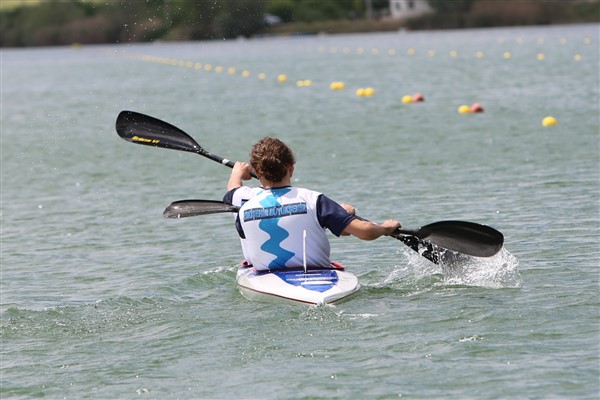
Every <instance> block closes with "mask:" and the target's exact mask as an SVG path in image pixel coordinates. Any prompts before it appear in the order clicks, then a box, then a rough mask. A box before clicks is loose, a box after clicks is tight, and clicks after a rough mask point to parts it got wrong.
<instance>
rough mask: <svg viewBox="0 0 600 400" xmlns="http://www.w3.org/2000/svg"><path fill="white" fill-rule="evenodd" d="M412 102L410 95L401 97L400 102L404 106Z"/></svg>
mask: <svg viewBox="0 0 600 400" xmlns="http://www.w3.org/2000/svg"><path fill="white" fill-rule="evenodd" d="M413 101H414V100H413V97H412V96H411V95H409V94H407V95H406V96H402V102H403V103H404V104H410V103H412V102H413Z"/></svg>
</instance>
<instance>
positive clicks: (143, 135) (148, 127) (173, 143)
mask: <svg viewBox="0 0 600 400" xmlns="http://www.w3.org/2000/svg"><path fill="white" fill-rule="evenodd" d="M116 129H117V133H118V134H119V136H121V137H122V138H123V139H125V140H127V141H128V142H132V143H137V144H143V145H146V146H155V147H164V148H167V149H173V150H182V151H189V152H192V153H201V152H202V151H203V149H202V147H200V145H199V144H198V143H197V142H196V141H195V140H194V139H193V138H192V137H191V136H190V135H188V134H187V133H185V132H184V131H182V130H181V129H179V128H177V127H176V126H173V125H171V124H169V123H167V122H165V121H161V120H160V119H157V118H154V117H151V116H149V115H144V114H140V113H137V112H135V111H121V113H119V116H118V117H117V122H116Z"/></svg>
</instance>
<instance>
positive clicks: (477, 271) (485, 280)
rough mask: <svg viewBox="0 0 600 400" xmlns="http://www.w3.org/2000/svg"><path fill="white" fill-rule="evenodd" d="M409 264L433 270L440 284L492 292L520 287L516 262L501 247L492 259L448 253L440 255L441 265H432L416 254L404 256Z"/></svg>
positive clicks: (515, 259) (519, 275) (514, 258)
mask: <svg viewBox="0 0 600 400" xmlns="http://www.w3.org/2000/svg"><path fill="white" fill-rule="evenodd" d="M406 254H407V256H408V258H409V265H411V266H413V267H414V266H418V267H420V268H427V270H429V272H431V271H432V270H431V269H432V268H435V270H436V271H437V272H438V273H439V272H441V273H442V275H443V280H442V282H441V284H442V285H466V286H479V287H485V288H492V289H500V288H519V287H522V286H523V278H522V277H521V274H520V273H519V270H518V266H519V260H518V259H517V258H516V257H515V256H513V255H512V254H511V253H510V252H509V251H508V250H506V249H505V248H502V250H501V251H500V252H498V254H496V255H494V256H492V257H473V256H466V255H464V254H457V253H454V252H450V251H447V252H445V253H442V254H440V263H439V264H438V265H436V266H435V265H434V264H432V263H430V262H429V261H427V260H425V259H423V258H422V257H420V256H419V255H418V254H415V253H406Z"/></svg>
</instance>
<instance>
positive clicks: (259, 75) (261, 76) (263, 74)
mask: <svg viewBox="0 0 600 400" xmlns="http://www.w3.org/2000/svg"><path fill="white" fill-rule="evenodd" d="M258 79H260V80H261V81H263V80H265V79H267V74H265V73H264V72H261V73H260V74H258Z"/></svg>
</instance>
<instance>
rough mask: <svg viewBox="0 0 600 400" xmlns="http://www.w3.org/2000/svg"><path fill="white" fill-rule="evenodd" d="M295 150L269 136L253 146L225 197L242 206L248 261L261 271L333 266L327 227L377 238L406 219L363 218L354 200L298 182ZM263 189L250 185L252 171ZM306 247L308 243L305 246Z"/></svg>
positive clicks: (240, 227)
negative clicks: (247, 182)
mask: <svg viewBox="0 0 600 400" xmlns="http://www.w3.org/2000/svg"><path fill="white" fill-rule="evenodd" d="M295 163H296V160H295V157H294V153H293V152H292V150H291V149H290V148H289V147H288V146H287V145H286V144H285V143H283V142H282V141H281V140H279V139H276V138H272V137H265V138H263V139H261V140H260V141H259V142H258V143H256V144H255V145H254V146H253V147H252V151H251V152H250V163H246V162H240V161H238V162H236V163H235V166H234V167H233V170H232V171H231V176H230V178H229V181H228V183H227V193H226V194H225V196H224V198H223V201H225V202H226V203H229V204H233V205H236V206H240V207H241V209H240V211H239V213H238V214H237V217H236V228H237V231H238V233H239V235H240V237H241V238H242V240H241V242H242V250H243V252H244V257H245V261H246V262H247V263H250V264H252V265H253V266H254V267H255V268H256V269H258V270H271V269H278V268H290V267H301V266H303V265H305V264H304V262H305V260H304V251H303V249H306V251H305V253H306V265H307V266H308V267H311V266H313V267H323V266H329V265H330V259H329V254H330V246H329V239H328V238H327V235H326V233H325V229H329V230H330V231H331V232H332V233H333V234H334V235H336V236H340V235H354V236H356V237H357V238H359V239H363V240H374V239H377V238H378V237H380V236H383V235H389V234H391V233H392V232H393V231H395V230H396V229H397V228H399V227H400V223H399V222H398V221H396V220H391V219H390V220H387V221H385V222H383V223H382V224H376V223H373V222H369V221H364V220H361V219H358V218H356V217H355V216H354V213H355V209H354V207H352V206H351V205H349V204H341V205H340V204H338V203H336V202H335V201H333V200H331V199H330V198H328V197H327V196H325V195H324V194H322V193H319V192H316V191H313V190H309V189H304V188H299V187H295V186H292V183H291V178H292V175H293V173H294V164H295ZM252 170H253V171H254V172H255V174H256V175H257V176H258V178H259V180H260V187H254V188H252V187H249V186H244V185H243V181H245V180H250V179H251V178H252V177H251V175H250V172H251V171H252ZM304 246H306V247H304Z"/></svg>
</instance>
